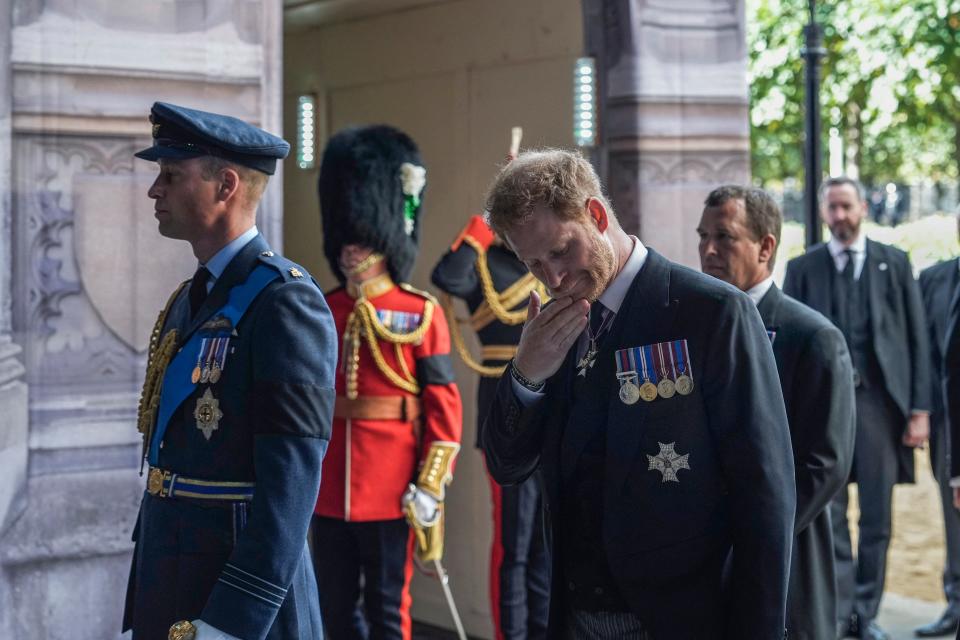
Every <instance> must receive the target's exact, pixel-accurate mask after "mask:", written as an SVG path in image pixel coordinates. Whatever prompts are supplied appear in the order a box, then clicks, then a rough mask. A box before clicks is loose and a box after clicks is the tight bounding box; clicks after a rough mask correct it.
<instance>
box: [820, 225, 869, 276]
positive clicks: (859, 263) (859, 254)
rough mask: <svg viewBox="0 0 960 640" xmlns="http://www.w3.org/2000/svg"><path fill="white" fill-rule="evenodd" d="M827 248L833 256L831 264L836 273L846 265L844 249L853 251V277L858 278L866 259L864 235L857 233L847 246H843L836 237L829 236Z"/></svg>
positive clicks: (865, 238) (841, 271) (840, 271)
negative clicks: (855, 237) (834, 267)
mask: <svg viewBox="0 0 960 640" xmlns="http://www.w3.org/2000/svg"><path fill="white" fill-rule="evenodd" d="M827 249H828V250H829V251H830V255H831V256H832V257H833V264H834V266H836V268H837V273H843V269H844V267H846V266H847V254H846V250H847V249H850V251H851V252H853V279H854V280H859V279H860V274H861V273H863V263H864V261H865V260H866V259H867V236H866V235H864V234H863V233H861V234H859V235H858V236H857V239H856V240H854V241H853V244H851V245H850V246H849V247H847V246H845V245H844V244H843V243H842V242H840V241H839V240H837V239H836V238H833V237H831V238H830V241H829V242H828V243H827Z"/></svg>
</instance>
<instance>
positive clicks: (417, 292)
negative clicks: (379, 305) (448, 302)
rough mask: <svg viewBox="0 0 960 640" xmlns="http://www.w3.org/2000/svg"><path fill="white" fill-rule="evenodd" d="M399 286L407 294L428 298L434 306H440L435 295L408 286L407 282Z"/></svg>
mask: <svg viewBox="0 0 960 640" xmlns="http://www.w3.org/2000/svg"><path fill="white" fill-rule="evenodd" d="M397 286H398V287H400V288H401V289H403V290H404V291H406V292H407V293H412V294H413V295H416V296H420V297H421V298H426V299H427V300H428V301H429V302H432V303H433V304H440V303H439V302H437V299H436V298H435V297H434V296H433V294H432V293H430V292H429V291H424V290H422V289H417V288H416V287H414V286H413V285H410V284H407V283H406V282H401V283H400V284H399V285H397Z"/></svg>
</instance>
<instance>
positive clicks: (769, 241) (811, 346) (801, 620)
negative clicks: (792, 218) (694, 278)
mask: <svg viewBox="0 0 960 640" xmlns="http://www.w3.org/2000/svg"><path fill="white" fill-rule="evenodd" d="M704 204H705V208H704V210H703V215H702V216H701V218H700V224H699V226H698V227H697V235H699V236H700V247H699V248H700V266H701V268H702V269H703V271H704V273H707V274H709V275H712V276H715V277H717V278H719V279H720V280H723V281H725V282H727V283H729V284H732V285H733V286H735V287H737V288H738V289H740V290H741V291H744V292H746V294H747V295H748V296H750V298H751V299H752V300H753V302H754V304H756V305H757V310H758V311H759V312H760V317H761V318H762V319H763V323H764V325H765V326H766V328H767V335H768V336H769V337H770V341H771V343H772V345H773V355H774V357H775V358H776V361H777V370H778V372H779V375H780V384H781V387H782V389H783V400H784V404H785V405H786V408H787V419H788V421H789V425H790V439H791V443H792V445H793V463H794V469H795V477H796V484H797V515H796V521H795V524H794V534H795V538H794V542H793V557H792V562H791V566H790V586H789V591H788V595H787V637H788V638H790V639H791V640H818V639H821V638H832V637H833V635H834V634H835V632H836V624H837V603H836V600H837V597H836V596H837V593H836V571H835V567H834V559H833V533H832V531H831V524H830V511H829V509H828V507H829V505H830V501H831V500H832V499H833V498H834V496H836V494H837V493H838V492H839V491H841V490H843V489H845V487H846V482H847V477H848V475H849V474H850V465H851V463H852V462H853V443H854V433H855V429H854V427H855V424H856V416H855V407H854V390H853V365H852V364H851V361H850V354H849V352H848V351H847V345H846V342H845V341H844V339H843V334H842V333H840V331H839V330H838V329H837V328H836V327H835V326H833V324H831V323H830V321H829V320H827V319H826V318H825V317H823V316H822V315H821V314H819V313H817V312H816V311H813V310H812V309H810V308H809V307H806V306H804V305H803V304H801V303H799V302H797V301H796V300H794V299H793V298H790V297H789V296H786V295H784V294H783V293H781V292H780V290H779V289H778V288H777V285H775V284H774V282H773V265H774V260H775V258H776V255H777V246H778V245H779V244H780V227H781V222H782V218H781V214H780V209H779V207H777V204H776V202H774V201H773V198H771V197H770V196H769V195H768V194H767V193H766V192H764V191H762V190H761V189H752V188H749V187H741V186H733V185H731V186H723V187H718V188H717V189H714V190H713V191H712V192H710V195H708V196H707V199H706V202H705V203H704Z"/></svg>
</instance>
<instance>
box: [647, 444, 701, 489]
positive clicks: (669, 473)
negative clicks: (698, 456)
mask: <svg viewBox="0 0 960 640" xmlns="http://www.w3.org/2000/svg"><path fill="white" fill-rule="evenodd" d="M657 444H658V445H660V453H658V454H657V455H655V456H651V455H650V454H647V460H648V461H649V462H650V466H649V467H647V471H653V470H657V471H659V472H660V473H661V474H663V479H662V480H661V482H680V480H679V479H678V478H677V471H679V470H680V469H687V470H689V469H690V465H689V464H688V463H687V458H689V457H690V454H689V453H685V454H683V455H682V456H681V455H679V454H677V452H676V451H674V449H673V448H674V447H675V446H676V444H677V443H676V442H671V443H670V444H663V443H662V442H658V443H657Z"/></svg>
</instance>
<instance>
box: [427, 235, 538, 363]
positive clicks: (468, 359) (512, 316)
mask: <svg viewBox="0 0 960 640" xmlns="http://www.w3.org/2000/svg"><path fill="white" fill-rule="evenodd" d="M463 241H464V242H466V243H467V244H469V245H470V246H471V247H473V250H474V251H476V253H477V261H476V265H475V266H476V269H477V275H478V276H479V277H480V288H481V291H482V292H483V299H484V301H485V302H486V303H487V306H488V307H489V308H490V311H491V312H493V315H494V317H495V318H496V319H497V320H499V321H500V322H502V323H503V324H505V325H508V326H515V325H518V324H522V323H523V322H526V319H527V310H526V308H524V309H518V310H517V311H510V310H509V309H508V308H507V306H506V305H509V306H515V305H516V304H518V303H519V302H520V300H522V299H523V298H524V297H526V296H528V295H529V293H530V291H531V290H534V289H535V290H536V291H537V292H538V293H539V294H540V298H541V300H544V301H546V300H547V294H546V289H545V288H544V286H543V285H542V284H541V283H540V282H537V281H536V280H535V279H534V278H533V276H532V275H531V274H527V275H526V276H524V277H522V278H520V279H519V280H518V281H517V282H516V283H514V284H513V285H511V286H510V287H508V288H507V289H506V290H505V291H504V292H503V293H502V294H501V293H500V292H498V291H497V289H496V287H495V286H494V284H493V277H492V276H491V275H490V268H489V266H488V264H487V252H486V250H485V249H484V248H483V246H481V245H480V243H478V242H477V241H476V240H474V239H473V238H471V237H470V236H465V237H464V238H463ZM527 280H529V281H532V282H530V283H529V284H528V283H527V282H525V281H527ZM517 285H520V287H519V288H518V286H517ZM518 293H519V294H521V295H520V296H519V298H518V296H517V294H518ZM441 301H442V306H443V310H444V313H445V314H446V316H447V324H449V325H450V335H451V336H452V338H453V345H454V348H456V350H457V354H458V355H459V356H460V358H461V359H462V360H463V362H464V364H466V365H467V367H469V368H470V369H472V370H474V371H476V372H477V373H479V374H480V375H481V376H484V377H488V378H496V377H499V376H500V375H502V374H503V372H504V371H505V370H506V366H505V365H504V366H499V367H488V366H485V365H483V364H480V363H479V362H477V360H476V359H475V358H474V357H473V356H472V355H471V354H470V351H469V350H468V349H467V345H466V343H465V342H464V339H463V332H462V330H461V325H463V324H465V323H466V321H465V320H462V319H460V318H457V317H456V312H455V310H454V308H453V299H452V298H451V297H450V295H449V294H443V296H442V297H441ZM478 328H479V327H476V326H475V327H474V329H478Z"/></svg>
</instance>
